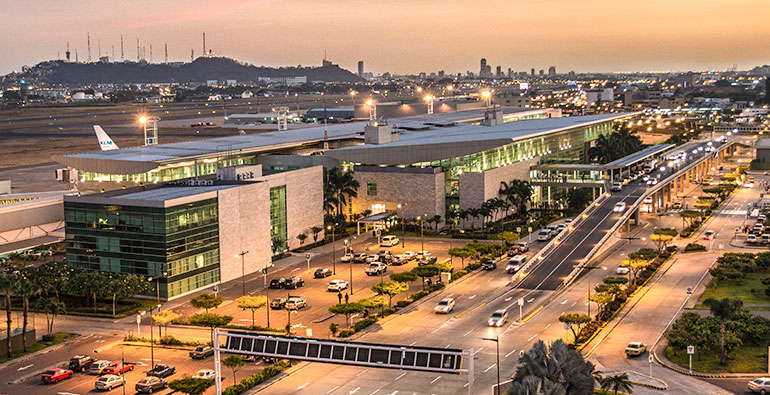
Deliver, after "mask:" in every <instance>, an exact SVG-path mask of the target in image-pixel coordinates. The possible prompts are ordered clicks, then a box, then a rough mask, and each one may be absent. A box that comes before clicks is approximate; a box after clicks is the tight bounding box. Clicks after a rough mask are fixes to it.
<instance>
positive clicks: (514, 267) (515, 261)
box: [505, 255, 527, 274]
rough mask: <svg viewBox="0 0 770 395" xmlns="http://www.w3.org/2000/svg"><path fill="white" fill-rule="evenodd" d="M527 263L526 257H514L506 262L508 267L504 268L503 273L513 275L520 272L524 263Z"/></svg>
mask: <svg viewBox="0 0 770 395" xmlns="http://www.w3.org/2000/svg"><path fill="white" fill-rule="evenodd" d="M526 261H527V256H526V255H516V256H514V257H513V258H511V259H509V260H508V265H506V266H505V271H506V272H507V273H508V274H513V273H516V272H518V271H519V270H521V267H522V266H524V263H525V262H526Z"/></svg>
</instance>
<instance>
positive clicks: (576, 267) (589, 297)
mask: <svg viewBox="0 0 770 395" xmlns="http://www.w3.org/2000/svg"><path fill="white" fill-rule="evenodd" d="M572 267H574V268H575V269H586V270H588V316H589V317H590V316H591V270H597V269H602V270H607V266H588V265H586V264H585V263H583V264H580V265H574V266H572Z"/></svg>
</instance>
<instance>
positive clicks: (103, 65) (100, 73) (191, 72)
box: [0, 56, 364, 86]
mask: <svg viewBox="0 0 770 395" xmlns="http://www.w3.org/2000/svg"><path fill="white" fill-rule="evenodd" d="M260 77H307V82H361V81H364V80H363V79H362V78H360V77H359V76H357V75H355V74H353V73H351V72H350V71H347V70H345V69H343V68H341V67H339V66H338V65H336V64H333V63H331V62H329V61H324V62H323V65H322V66H320V67H301V66H296V67H280V68H274V67H265V66H254V65H251V64H246V63H243V62H239V61H236V60H234V59H230V58H226V57H213V56H206V57H199V58H197V59H195V60H194V61H192V62H189V63H147V62H145V61H142V62H129V61H125V62H89V63H85V62H66V61H62V60H54V61H46V62H42V63H39V64H37V65H35V66H32V67H25V68H24V69H23V70H22V72H21V73H13V74H9V75H6V76H4V77H0V81H9V80H18V79H26V81H27V83H35V84H43V85H56V84H66V85H81V86H82V85H93V84H131V83H165V82H176V83H188V82H201V83H205V82H206V81H207V80H220V81H221V80H237V81H238V82H256V81H258V80H259V78H260Z"/></svg>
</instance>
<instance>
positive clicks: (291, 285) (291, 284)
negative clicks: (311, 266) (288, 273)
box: [283, 276, 305, 289]
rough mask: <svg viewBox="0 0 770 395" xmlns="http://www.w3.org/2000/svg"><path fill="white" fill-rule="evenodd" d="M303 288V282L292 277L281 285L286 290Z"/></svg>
mask: <svg viewBox="0 0 770 395" xmlns="http://www.w3.org/2000/svg"><path fill="white" fill-rule="evenodd" d="M304 286H305V280H303V279H301V278H299V277H297V276H292V277H289V278H287V279H286V282H285V283H284V284H283V287H284V288H286V289H297V288H299V287H304Z"/></svg>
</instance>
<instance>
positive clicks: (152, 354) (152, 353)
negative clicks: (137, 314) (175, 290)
mask: <svg viewBox="0 0 770 395" xmlns="http://www.w3.org/2000/svg"><path fill="white" fill-rule="evenodd" d="M155 309H158V310H160V305H157V306H154V307H152V308H151V309H150V325H152V322H153V318H152V312H153V311H155ZM150 366H152V368H155V341H154V340H153V337H152V326H150Z"/></svg>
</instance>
